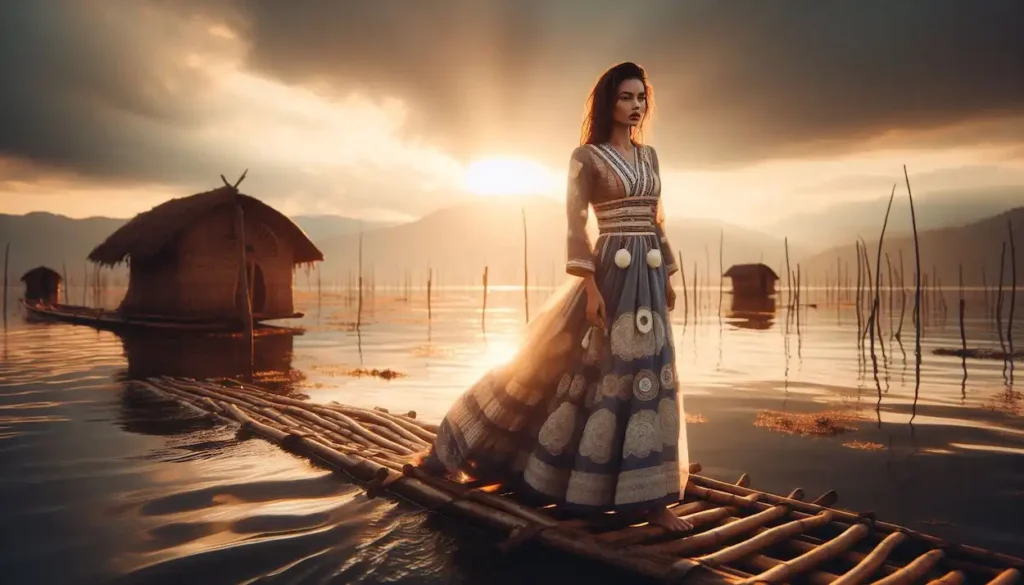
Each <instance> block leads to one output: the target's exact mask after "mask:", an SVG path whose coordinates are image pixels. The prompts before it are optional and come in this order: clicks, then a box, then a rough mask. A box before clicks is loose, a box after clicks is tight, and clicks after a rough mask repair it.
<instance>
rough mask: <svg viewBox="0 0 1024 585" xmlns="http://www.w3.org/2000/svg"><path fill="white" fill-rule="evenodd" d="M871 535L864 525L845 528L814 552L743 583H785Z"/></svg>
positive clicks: (785, 562) (786, 562) (783, 563)
mask: <svg viewBox="0 0 1024 585" xmlns="http://www.w3.org/2000/svg"><path fill="white" fill-rule="evenodd" d="M870 533H871V530H870V529H868V527H867V525H866V524H854V525H852V526H850V527H849V528H847V529H846V530H845V531H844V532H843V533H842V534H840V535H839V536H837V537H835V538H833V539H832V540H830V541H828V542H826V543H825V544H823V545H821V546H818V547H815V549H814V550H812V551H810V552H807V553H804V554H802V555H800V556H798V557H796V558H794V559H791V560H788V561H784V562H782V563H781V564H779V565H776V566H775V567H773V568H771V569H769V570H767V571H765V572H763V573H760V574H758V575H755V576H753V577H751V578H750V579H748V580H747V581H746V582H745V583H746V584H748V585H750V584H753V583H758V582H762V583H787V582H789V581H790V580H791V579H793V578H794V577H796V576H798V575H800V574H802V573H806V572H808V571H811V570H813V569H815V568H817V567H818V566H819V565H821V564H822V563H824V562H825V561H828V560H829V559H831V558H834V557H836V556H838V555H840V554H843V553H845V552H847V551H849V550H850V548H851V547H853V546H854V545H855V544H857V543H858V542H860V541H861V540H862V539H863V538H864V537H865V536H867V535H868V534H870Z"/></svg>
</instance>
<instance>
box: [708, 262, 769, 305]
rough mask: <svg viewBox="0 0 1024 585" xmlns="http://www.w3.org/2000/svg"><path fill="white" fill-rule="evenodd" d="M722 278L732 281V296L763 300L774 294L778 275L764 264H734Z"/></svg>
mask: <svg viewBox="0 0 1024 585" xmlns="http://www.w3.org/2000/svg"><path fill="white" fill-rule="evenodd" d="M722 276H727V277H729V279H731V280H732V294H733V295H734V296H737V297H745V298H757V297H760V298H763V297H768V296H770V295H773V294H775V281H777V280H779V275H778V274H775V271H774V270H772V269H771V268H770V267H768V266H766V265H764V264H734V265H732V266H730V267H729V270H726V271H725V274H723V275H722Z"/></svg>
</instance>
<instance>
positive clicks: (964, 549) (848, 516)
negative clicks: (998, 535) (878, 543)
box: [690, 474, 1024, 569]
mask: <svg viewBox="0 0 1024 585" xmlns="http://www.w3.org/2000/svg"><path fill="white" fill-rule="evenodd" d="M690 483H693V484H698V485H700V486H704V487H707V488H710V489H715V490H719V491H722V492H726V493H731V494H734V495H738V496H747V495H750V494H754V493H757V494H761V500H762V501H764V502H767V503H770V504H787V505H789V506H790V507H791V508H792V509H793V510H797V511H800V512H804V513H807V514H817V513H819V512H821V511H823V510H830V511H831V512H832V513H833V514H834V516H835V518H836V521H837V522H838V523H841V524H847V525H849V524H855V523H858V522H861V521H862V520H863V518H862V517H861V516H859V515H857V514H855V513H853V512H847V511H845V510H836V509H833V508H826V507H822V506H816V505H814V504H809V503H807V502H801V501H798V500H791V499H788V498H784V497H782V496H778V495H775V494H769V493H767V492H758V491H757V490H752V489H750V488H743V487H740V486H737V485H733V484H730V483H728V482H724V481H719V480H716V479H711V478H709V477H705V476H703V475H698V474H694V475H691V476H690ZM874 528H875V530H877V531H881V532H883V533H891V532H902V533H905V534H906V536H910V537H912V538H915V539H917V540H920V541H922V542H925V543H927V544H929V545H930V546H933V547H944V548H946V549H947V550H949V551H950V552H954V553H955V554H959V555H963V556H965V557H969V558H974V559H976V560H979V561H981V562H982V563H983V564H989V565H997V566H1006V567H1012V568H1017V569H1020V568H1022V567H1024V560H1022V559H1019V558H1016V557H1012V556H1010V555H1007V554H1003V553H998V552H993V551H988V550H984V549H980V548H977V547H974V546H970V545H966V544H959V543H952V542H948V541H945V540H943V539H941V538H938V537H936V536H932V535H930V534H924V533H921V532H917V531H915V530H911V529H909V528H906V527H904V526H899V525H897V524H892V523H889V522H875V523H874Z"/></svg>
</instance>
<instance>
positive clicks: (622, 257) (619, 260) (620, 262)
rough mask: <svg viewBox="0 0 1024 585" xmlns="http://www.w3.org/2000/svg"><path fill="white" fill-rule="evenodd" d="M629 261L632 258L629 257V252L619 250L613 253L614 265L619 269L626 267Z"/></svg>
mask: <svg viewBox="0 0 1024 585" xmlns="http://www.w3.org/2000/svg"><path fill="white" fill-rule="evenodd" d="M630 260H632V258H631V257H630V255H629V250H627V249H625V248H620V249H619V251H618V252H616V253H615V265H616V266H618V267H619V268H626V267H628V266H629V262H630Z"/></svg>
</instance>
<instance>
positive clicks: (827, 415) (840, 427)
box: [754, 410, 862, 436]
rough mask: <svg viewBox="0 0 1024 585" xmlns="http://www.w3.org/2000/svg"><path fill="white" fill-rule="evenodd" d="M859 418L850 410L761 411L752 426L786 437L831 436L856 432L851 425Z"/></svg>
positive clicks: (859, 416) (854, 427)
mask: <svg viewBox="0 0 1024 585" xmlns="http://www.w3.org/2000/svg"><path fill="white" fill-rule="evenodd" d="M861 418H862V417H861V415H860V414H858V413H857V412H854V411H852V410H828V411H825V412H810V413H794V412H779V411H775V410H762V411H761V412H759V413H757V418H756V419H754V426H755V427H761V428H765V429H768V430H770V431H775V432H777V433H783V434H786V435H818V436H833V435H838V434H840V433H845V432H848V431H855V430H857V427H856V426H854V424H853V423H855V422H857V421H859V420H860V419H861Z"/></svg>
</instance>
